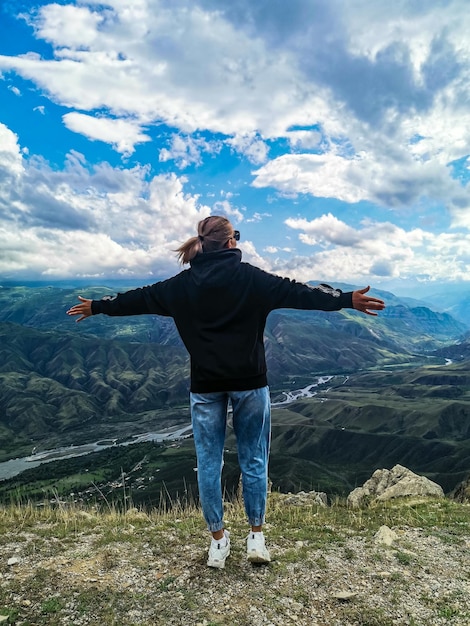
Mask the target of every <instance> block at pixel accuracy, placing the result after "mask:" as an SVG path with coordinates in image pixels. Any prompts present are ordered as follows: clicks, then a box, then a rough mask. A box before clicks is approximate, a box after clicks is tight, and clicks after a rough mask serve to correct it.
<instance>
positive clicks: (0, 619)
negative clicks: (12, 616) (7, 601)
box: [0, 615, 8, 624]
mask: <svg viewBox="0 0 470 626" xmlns="http://www.w3.org/2000/svg"><path fill="white" fill-rule="evenodd" d="M7 621H8V615H0V624H2V623H3V622H7Z"/></svg>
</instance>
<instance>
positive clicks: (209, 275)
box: [190, 248, 242, 288]
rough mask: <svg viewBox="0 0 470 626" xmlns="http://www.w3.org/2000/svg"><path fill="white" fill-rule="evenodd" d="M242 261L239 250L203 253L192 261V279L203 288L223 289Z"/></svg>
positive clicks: (228, 249)
mask: <svg viewBox="0 0 470 626" xmlns="http://www.w3.org/2000/svg"><path fill="white" fill-rule="evenodd" d="M241 260H242V252H241V250H240V249H239V248H224V249H223V250H217V251H216V252H203V253H201V254H198V255H196V256H195V257H194V259H193V260H192V261H191V263H190V265H191V278H192V279H193V280H194V283H195V284H196V285H198V286H201V287H208V288H211V287H212V288H213V287H222V286H224V285H227V282H228V281H229V280H230V279H232V278H233V276H234V274H235V273H236V271H237V270H238V268H239V266H240V263H241Z"/></svg>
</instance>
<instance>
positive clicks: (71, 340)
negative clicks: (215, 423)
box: [0, 286, 465, 458]
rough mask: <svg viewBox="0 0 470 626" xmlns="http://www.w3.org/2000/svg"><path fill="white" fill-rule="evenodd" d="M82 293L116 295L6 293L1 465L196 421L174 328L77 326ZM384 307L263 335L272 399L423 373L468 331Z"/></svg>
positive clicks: (275, 322)
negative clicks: (323, 379)
mask: <svg viewBox="0 0 470 626" xmlns="http://www.w3.org/2000/svg"><path fill="white" fill-rule="evenodd" d="M79 293H85V294H87V295H89V296H90V297H94V298H98V297H102V296H103V295H105V294H110V293H115V290H111V289H108V288H105V287H93V288H91V287H90V288H88V289H87V288H83V289H79V290H78V289H66V288H57V287H19V286H17V287H2V288H0V339H1V348H0V356H1V361H0V434H1V435H2V437H1V441H2V443H1V444H0V458H2V457H3V458H6V457H8V456H10V455H13V454H15V453H16V452H17V451H18V450H26V449H27V448H29V449H30V448H31V447H32V445H35V444H36V443H37V442H39V441H41V442H45V441H48V442H49V444H50V445H54V444H57V443H59V442H60V443H70V442H73V443H78V442H82V441H88V440H90V439H93V438H95V437H96V438H99V437H102V436H107V435H109V433H110V431H112V432H113V433H114V434H116V433H117V435H118V436H120V435H121V432H122V431H123V430H127V431H130V432H135V431H138V429H139V428H143V427H144V425H145V424H146V423H147V422H150V421H153V423H155V422H156V421H157V422H158V421H159V420H163V421H165V420H167V421H168V420H170V421H171V420H173V421H174V419H176V418H175V411H174V410H173V409H175V408H176V407H178V406H184V410H185V414H184V415H185V418H187V397H188V396H187V394H188V383H189V381H188V376H189V372H188V357H187V354H186V352H185V350H184V348H183V346H182V343H181V340H180V338H179V336H178V334H177V331H176V328H175V325H174V323H173V321H172V320H171V319H169V318H164V317H159V316H133V317H127V318H108V317H106V316H96V317H93V318H91V319H89V320H86V321H85V322H83V323H80V324H76V323H75V321H74V320H73V319H71V318H69V317H68V316H66V315H65V311H66V310H67V309H68V308H69V307H70V306H71V304H73V303H74V302H76V301H77V296H78V294H79ZM377 295H383V297H384V298H385V299H386V301H387V308H386V310H385V311H384V312H383V313H382V314H381V315H380V316H378V317H376V318H375V317H374V318H372V317H368V316H364V315H362V314H359V313H357V312H356V311H352V310H344V311H340V312H333V313H325V312H320V311H287V310H280V311H275V312H273V313H272V314H271V315H270V316H269V318H268V323H267V328H266V353H267V361H268V368H269V382H270V385H271V388H272V389H273V391H276V390H281V389H283V388H286V387H287V388H289V387H292V386H295V385H297V384H301V383H302V382H303V381H305V382H306V383H307V382H308V381H310V380H311V379H312V377H313V376H315V375H317V374H322V373H328V372H330V373H341V372H355V371H358V370H365V369H369V368H372V367H384V366H393V365H398V364H404V363H416V364H421V363H423V361H426V360H429V359H430V358H431V356H430V355H431V352H432V351H433V350H436V349H439V348H441V347H443V346H447V345H449V343H455V341H456V340H457V339H458V338H459V337H460V336H461V334H462V333H463V332H464V331H465V327H464V326H463V325H462V324H460V323H459V322H456V321H455V320H454V319H453V318H452V317H450V316H449V315H446V314H442V313H435V312H433V311H431V310H430V309H427V308H425V307H410V306H407V305H406V304H403V302H402V301H401V300H400V299H399V298H396V296H394V295H393V294H386V293H384V294H382V293H381V292H378V294H377ZM434 358H436V356H435V357H434ZM438 358H441V359H442V358H446V357H442V356H439V357H438ZM172 411H173V412H172ZM157 412H158V415H157ZM180 419H181V418H180ZM124 425H125V426H124Z"/></svg>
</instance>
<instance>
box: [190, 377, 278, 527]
mask: <svg viewBox="0 0 470 626" xmlns="http://www.w3.org/2000/svg"><path fill="white" fill-rule="evenodd" d="M190 400H191V418H192V425H193V434H194V444H195V447H196V456H197V467H198V471H197V478H198V485H199V499H200V502H201V506H202V512H203V515H204V519H205V520H206V522H207V527H208V529H209V530H210V531H211V532H216V531H218V530H221V529H222V528H223V527H224V522H223V515H224V509H223V501H222V484H221V474H222V467H223V464H224V459H223V457H224V443H225V430H226V424H227V409H228V402H229V400H230V402H231V404H232V409H233V430H234V432H235V436H236V438H237V450H238V462H239V465H240V470H241V474H242V486H243V501H244V504H245V511H246V515H247V517H248V523H249V524H250V525H251V526H260V525H261V524H263V523H264V515H265V511H266V498H267V492H268V457H269V445H270V440H271V402H270V398H269V388H268V387H261V388H260V389H250V390H249V391H226V392H225V391H223V392H214V393H191V394H190Z"/></svg>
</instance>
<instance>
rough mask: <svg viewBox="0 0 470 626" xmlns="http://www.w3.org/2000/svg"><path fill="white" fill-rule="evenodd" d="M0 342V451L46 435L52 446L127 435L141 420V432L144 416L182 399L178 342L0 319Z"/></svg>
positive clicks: (183, 364)
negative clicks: (126, 339) (129, 339)
mask: <svg viewBox="0 0 470 626" xmlns="http://www.w3.org/2000/svg"><path fill="white" fill-rule="evenodd" d="M0 346H1V347H0V434H1V435H2V437H1V444H0V456H1V455H2V454H3V455H5V454H7V455H8V451H9V450H10V451H11V452H13V451H14V450H17V449H18V448H24V446H27V447H28V448H29V450H30V449H31V447H32V445H33V443H37V442H39V441H44V440H47V441H49V445H50V446H52V445H57V444H58V443H59V442H61V443H78V441H77V439H78V440H81V441H89V440H90V439H93V438H94V437H96V439H99V438H100V437H102V436H110V435H111V434H113V433H115V434H116V433H118V434H119V432H120V431H122V430H125V431H126V432H127V433H129V432H130V433H131V434H132V432H133V431H134V430H135V429H136V428H138V426H137V424H138V423H141V429H140V431H141V432H142V430H145V427H142V423H145V421H147V420H152V422H153V423H154V424H155V422H156V423H158V421H159V419H158V415H157V414H156V412H158V411H159V410H162V409H169V408H170V407H172V406H173V407H174V406H178V405H181V404H183V403H184V404H185V406H186V405H187V395H188V380H187V375H188V357H187V354H186V352H185V350H184V349H183V348H181V347H177V346H162V345H156V344H142V343H122V342H117V341H112V340H108V339H99V338H90V337H81V336H79V335H73V334H71V333H58V332H53V331H39V330H35V329H32V328H25V327H23V326H19V325H18V324H8V323H3V324H0ZM179 419H180V420H181V419H182V418H181V416H180V417H179ZM165 420H170V421H171V413H170V414H168V412H166V413H165ZM126 422H131V423H132V422H136V424H135V425H134V426H133V425H132V424H127V425H126ZM32 442H33V443H32Z"/></svg>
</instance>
